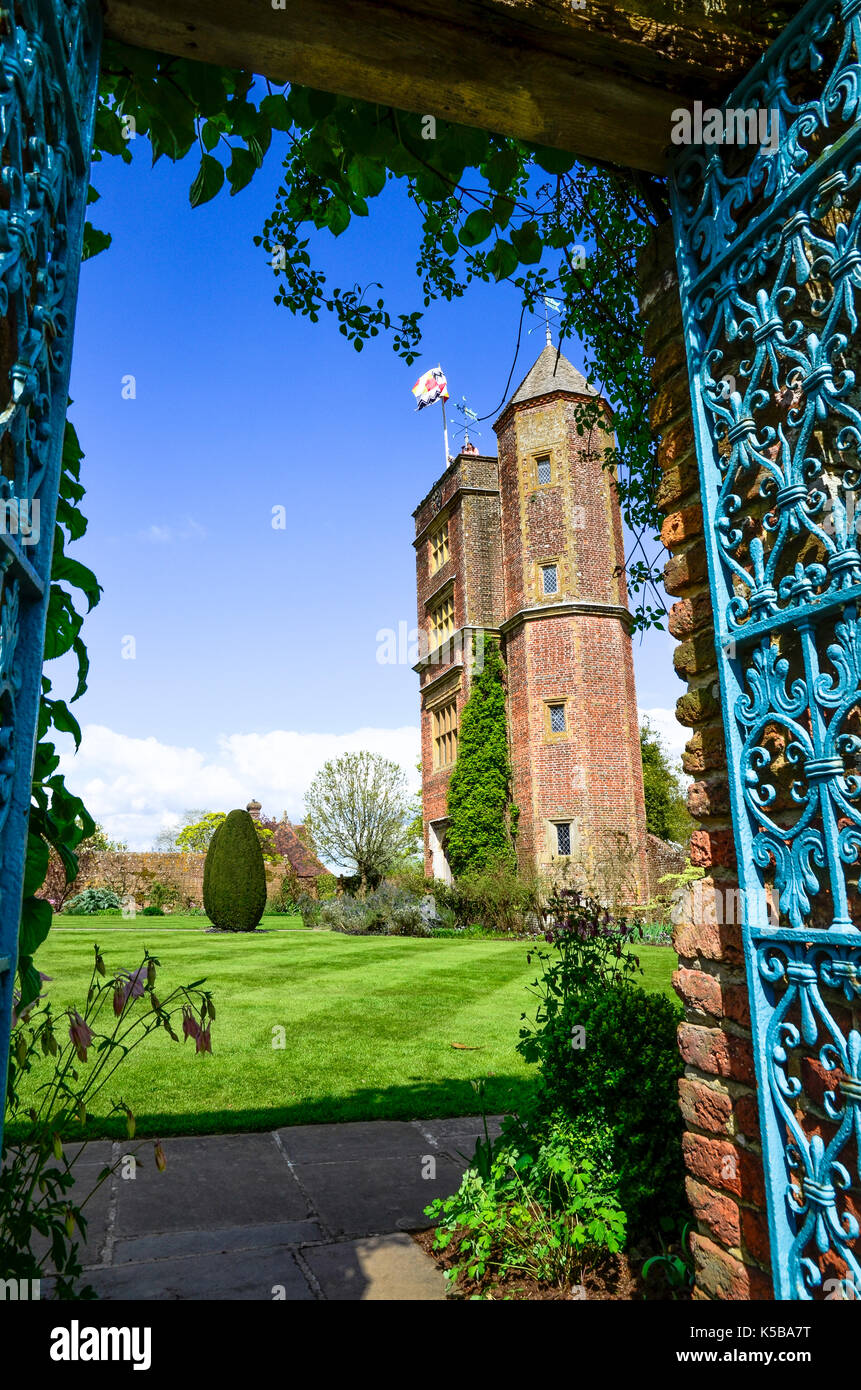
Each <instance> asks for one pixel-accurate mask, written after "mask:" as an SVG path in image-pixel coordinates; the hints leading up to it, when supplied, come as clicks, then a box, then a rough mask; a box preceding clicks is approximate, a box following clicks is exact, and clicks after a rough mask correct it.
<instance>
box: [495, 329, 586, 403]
mask: <svg viewBox="0 0 861 1390" xmlns="http://www.w3.org/2000/svg"><path fill="white" fill-rule="evenodd" d="M551 391H570V392H571V393H572V394H573V395H575V396H596V395H597V394H598V393H597V391H594V390H593V389H592V387H591V386H590V385H589V383H588V381H587V380H586V378H585V376H584V375H583V373H582V372H578V370H577V368H576V367H575V366H574V363H573V362H569V361H568V358H567V357H566V356H565V354H564V353H563V352H560V351H559V349H558V348H555V347H554V346H553V344H552V343H548V344H547V346H546V347H545V349H544V351H543V352H542V353H541V356H540V357H539V358H538V360H537V362H536V363H535V365H534V366H533V367H532V369H531V371H528V372H527V373H526V376H525V377H524V378H523V380H522V381H521V383H520V385H519V386H518V388H517V390H516V391H515V393H514V395H513V396H512V397H511V400H510V401H509V402H508V405H520V404H521V402H523V401H533V400H535V398H536V397H537V396H547V395H549V394H550V392H551ZM507 409H508V406H506V410H507Z"/></svg>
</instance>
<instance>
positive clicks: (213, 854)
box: [203, 811, 266, 931]
mask: <svg viewBox="0 0 861 1390" xmlns="http://www.w3.org/2000/svg"><path fill="white" fill-rule="evenodd" d="M207 871H208V872H207ZM203 893H204V907H205V908H206V914H207V916H208V917H209V920H210V921H211V922H212V924H213V926H215V927H219V928H221V929H222V930H223V931H253V930H254V928H255V927H256V926H257V924H258V922H259V921H260V918H261V917H262V916H263V909H264V908H265V906H266V870H265V868H264V865H263V854H262V851H261V849H260V840H259V839H258V836H257V831H256V830H255V828H254V821H253V820H252V818H251V816H250V815H249V814H248V812H247V811H231V812H230V814H229V815H228V816H227V819H226V820H224V821H223V822H222V824H221V825H220V826H219V827H218V829H217V830H216V832H215V834H214V835H213V837H212V840H211V842H210V846H209V849H208V850H207V854H206V864H205V866H204V879H203Z"/></svg>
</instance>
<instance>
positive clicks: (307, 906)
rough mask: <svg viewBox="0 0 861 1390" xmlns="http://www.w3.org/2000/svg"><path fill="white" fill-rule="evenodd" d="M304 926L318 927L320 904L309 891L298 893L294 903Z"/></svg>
mask: <svg viewBox="0 0 861 1390" xmlns="http://www.w3.org/2000/svg"><path fill="white" fill-rule="evenodd" d="M295 907H296V911H297V913H298V914H299V916H300V917H301V918H302V925H303V926H304V927H319V925H320V911H321V904H320V903H319V902H318V901H317V899H316V898H312V897H311V894H310V893H300V894H299V896H298V898H297V899H296V903H295Z"/></svg>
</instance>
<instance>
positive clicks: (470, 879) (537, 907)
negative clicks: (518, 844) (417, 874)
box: [429, 859, 541, 936]
mask: <svg viewBox="0 0 861 1390" xmlns="http://www.w3.org/2000/svg"><path fill="white" fill-rule="evenodd" d="M429 887H430V890H431V892H432V893H433V896H434V900H435V902H436V905H437V911H438V912H439V913H440V915H441V916H443V917H444V919H445V920H444V923H443V924H444V925H452V924H454V925H457V926H466V925H467V924H470V923H478V924H480V925H481V926H483V927H485V928H486V929H487V930H488V931H498V932H507V933H509V934H510V935H513V936H524V935H527V934H528V933H530V932H536V931H539V930H540V929H541V917H540V912H541V888H540V882H539V880H538V878H537V877H536V876H535V875H534V874H529V873H526V874H518V872H517V870H516V869H515V868H514V866H513V865H512V864H510V863H508V862H507V861H506V860H504V859H502V860H500V859H495V860H491V861H490V863H488V864H486V865H485V866H484V868H481V869H473V870H470V871H469V872H467V873H465V874H462V875H461V876H460V878H459V879H457V881H456V882H455V883H452V884H447V883H444V882H443V881H442V880H441V879H436V880H433V881H432V882H431V884H430V885H429Z"/></svg>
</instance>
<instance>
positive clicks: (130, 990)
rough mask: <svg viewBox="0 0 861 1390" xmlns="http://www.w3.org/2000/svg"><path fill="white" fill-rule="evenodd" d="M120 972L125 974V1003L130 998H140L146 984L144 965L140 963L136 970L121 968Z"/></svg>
mask: <svg viewBox="0 0 861 1390" xmlns="http://www.w3.org/2000/svg"><path fill="white" fill-rule="evenodd" d="M121 974H122V975H124V976H125V984H124V985H123V991H124V993H125V1003H128V1001H129V1000H130V999H142V998H143V992H144V985H145V984H146V974H147V972H146V967H145V966H143V965H141V966H139V967H138V969H137V970H123V971H121Z"/></svg>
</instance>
